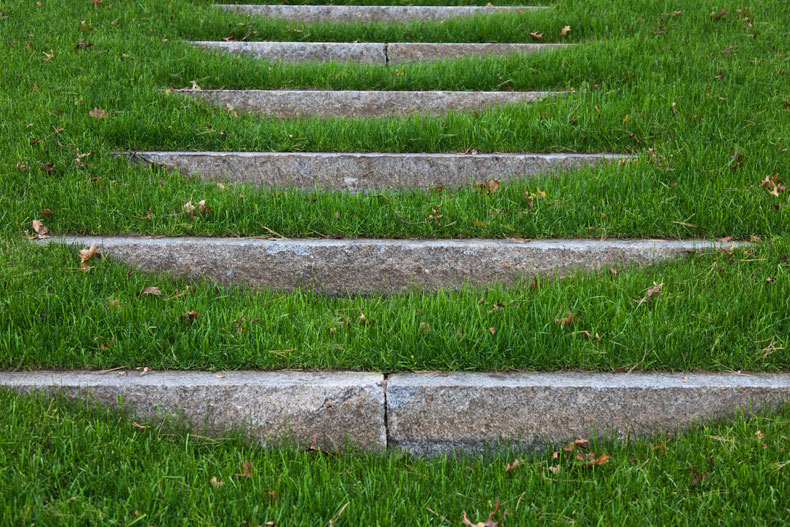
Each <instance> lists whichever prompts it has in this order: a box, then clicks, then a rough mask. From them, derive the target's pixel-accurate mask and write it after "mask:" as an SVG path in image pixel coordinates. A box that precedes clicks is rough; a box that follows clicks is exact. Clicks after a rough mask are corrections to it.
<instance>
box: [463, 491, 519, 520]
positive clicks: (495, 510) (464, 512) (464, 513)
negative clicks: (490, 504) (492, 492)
mask: <svg viewBox="0 0 790 527" xmlns="http://www.w3.org/2000/svg"><path fill="white" fill-rule="evenodd" d="M499 505H500V503H499V498H497V500H496V506H495V507H494V510H492V511H491V512H489V513H488V519H486V521H484V522H477V523H472V522H471V521H469V518H468V517H467V516H466V511H463V518H462V523H463V524H464V525H468V526H469V527H497V526H498V525H499V524H500V522H502V520H504V519H505V516H507V515H508V510H507V509H505V510H504V511H503V512H502V516H501V517H500V518H499V519H497V520H496V521H494V516H496V515H497V513H498V512H499Z"/></svg>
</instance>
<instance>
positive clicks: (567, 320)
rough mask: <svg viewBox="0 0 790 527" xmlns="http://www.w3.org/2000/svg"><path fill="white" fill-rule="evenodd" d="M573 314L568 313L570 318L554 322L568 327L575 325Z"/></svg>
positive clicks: (556, 319) (557, 319)
mask: <svg viewBox="0 0 790 527" xmlns="http://www.w3.org/2000/svg"><path fill="white" fill-rule="evenodd" d="M573 320H574V319H573V313H571V312H570V311H568V316H567V317H564V318H555V319H554V322H558V323H559V324H560V325H562V326H567V325H569V324H573Z"/></svg>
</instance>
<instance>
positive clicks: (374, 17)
mask: <svg viewBox="0 0 790 527" xmlns="http://www.w3.org/2000/svg"><path fill="white" fill-rule="evenodd" d="M215 7H219V8H223V9H227V10H230V11H237V12H241V13H247V14H250V15H257V16H264V17H267V18H278V19H282V20H298V21H301V22H364V23H370V22H403V21H409V20H426V21H427V20H446V19H448V18H455V17H467V16H474V15H488V14H494V13H503V12H524V11H533V10H537V9H545V6H491V5H489V6H397V5H386V6H385V5H381V6H361V5H279V4H278V5H255V4H252V5H251V4H216V5H215Z"/></svg>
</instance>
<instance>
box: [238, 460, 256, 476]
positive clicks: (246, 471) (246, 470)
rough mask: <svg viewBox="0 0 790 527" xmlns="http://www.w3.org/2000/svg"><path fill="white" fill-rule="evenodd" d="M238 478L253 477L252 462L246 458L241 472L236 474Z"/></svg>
mask: <svg viewBox="0 0 790 527" xmlns="http://www.w3.org/2000/svg"><path fill="white" fill-rule="evenodd" d="M236 477H237V478H251V477H252V463H251V462H249V461H247V460H246V459H245V460H244V463H242V464H241V474H236Z"/></svg>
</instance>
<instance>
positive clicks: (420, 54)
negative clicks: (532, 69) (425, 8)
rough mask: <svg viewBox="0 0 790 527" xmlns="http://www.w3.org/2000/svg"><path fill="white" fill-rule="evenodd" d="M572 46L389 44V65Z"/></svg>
mask: <svg viewBox="0 0 790 527" xmlns="http://www.w3.org/2000/svg"><path fill="white" fill-rule="evenodd" d="M570 45H572V44H506V43H492V44H488V43H481V44H456V43H447V44H443V43H429V42H403V43H400V42H392V43H390V44H387V49H386V52H387V63H388V64H397V63H399V62H414V61H431V60H440V59H454V58H459V57H482V56H485V55H509V54H513V53H519V54H525V53H537V52H539V51H546V50H549V49H556V48H562V47H565V46H570Z"/></svg>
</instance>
